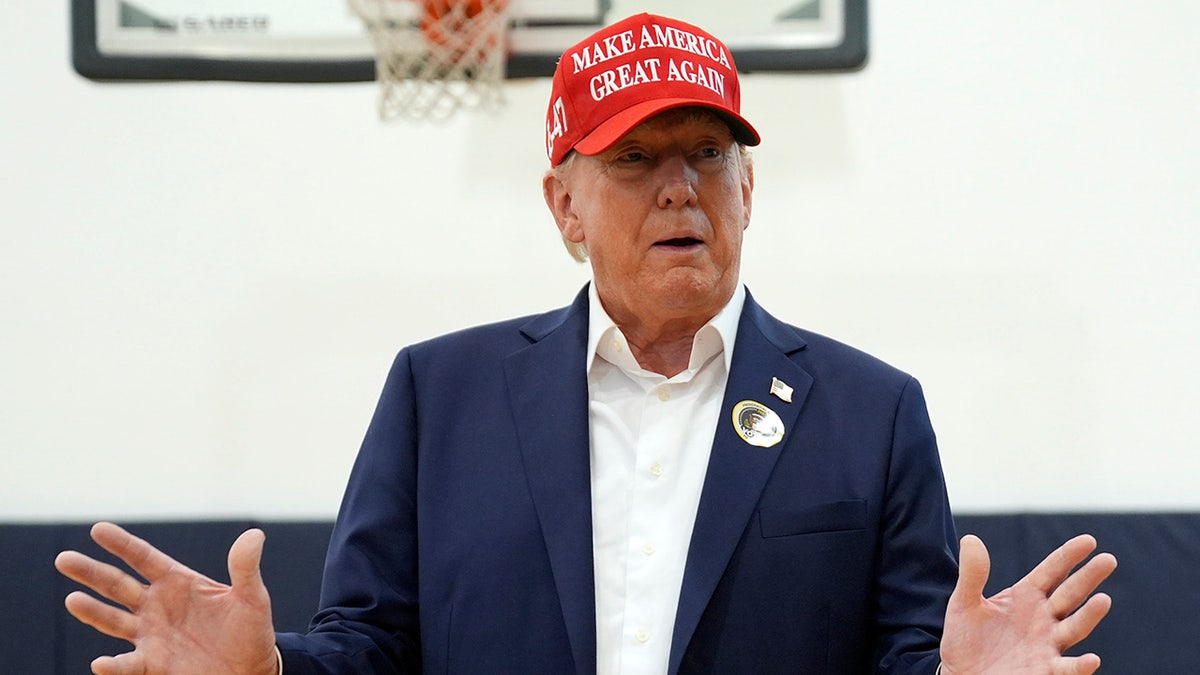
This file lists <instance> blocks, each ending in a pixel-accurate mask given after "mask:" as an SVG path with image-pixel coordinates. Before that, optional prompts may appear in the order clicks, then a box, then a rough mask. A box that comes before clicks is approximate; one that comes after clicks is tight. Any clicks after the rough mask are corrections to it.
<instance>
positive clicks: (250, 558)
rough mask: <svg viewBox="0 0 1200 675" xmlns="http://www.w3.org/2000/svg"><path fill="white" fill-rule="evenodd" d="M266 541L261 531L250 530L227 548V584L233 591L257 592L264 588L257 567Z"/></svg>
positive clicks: (260, 573)
mask: <svg viewBox="0 0 1200 675" xmlns="http://www.w3.org/2000/svg"><path fill="white" fill-rule="evenodd" d="M266 539H267V536H266V535H265V534H263V531H262V530H259V529H250V530H246V531H245V532H243V533H242V534H241V536H239V537H238V538H237V541H234V542H233V546H231V547H230V548H229V583H230V585H231V586H233V587H234V588H235V589H237V590H243V591H244V590H249V591H252V592H257V591H258V590H259V589H260V588H265V585H264V584H263V580H262V572H261V571H260V568H259V565H260V563H261V562H262V553H263V543H264V542H265V541H266Z"/></svg>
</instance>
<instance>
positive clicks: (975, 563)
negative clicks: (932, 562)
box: [950, 534, 992, 604]
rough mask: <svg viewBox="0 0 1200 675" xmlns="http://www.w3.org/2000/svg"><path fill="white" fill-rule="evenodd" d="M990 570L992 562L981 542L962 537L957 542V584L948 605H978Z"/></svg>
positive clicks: (969, 536)
mask: <svg viewBox="0 0 1200 675" xmlns="http://www.w3.org/2000/svg"><path fill="white" fill-rule="evenodd" d="M991 569H992V561H991V559H990V558H989V557H988V552H987V547H986V546H984V545H983V541H982V540H981V539H980V538H979V537H976V536H975V535H973V534H968V535H966V536H965V537H963V538H962V541H961V542H959V553H958V583H957V584H955V586H954V593H953V594H951V596H950V603H951V604H961V603H968V604H976V603H978V602H979V601H980V600H981V599H982V598H983V588H984V586H986V585H987V580H988V574H989V573H990V572H991Z"/></svg>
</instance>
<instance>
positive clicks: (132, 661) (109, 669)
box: [92, 652, 147, 675]
mask: <svg viewBox="0 0 1200 675" xmlns="http://www.w3.org/2000/svg"><path fill="white" fill-rule="evenodd" d="M92 672H93V673H95V674H96V675H147V674H146V660H145V659H143V658H142V655H141V654H138V653H137V652H126V653H124V654H118V655H117V656H101V657H100V658H98V659H95V660H93V661H92Z"/></svg>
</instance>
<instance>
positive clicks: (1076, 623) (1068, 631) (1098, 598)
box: [1054, 593, 1112, 650]
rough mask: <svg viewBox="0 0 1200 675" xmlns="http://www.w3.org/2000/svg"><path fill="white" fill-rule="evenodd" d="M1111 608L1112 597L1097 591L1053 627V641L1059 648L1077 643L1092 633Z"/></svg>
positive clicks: (1062, 648)
mask: <svg viewBox="0 0 1200 675" xmlns="http://www.w3.org/2000/svg"><path fill="white" fill-rule="evenodd" d="M1110 609H1112V598H1110V597H1108V595H1106V594H1104V593H1097V594H1096V595H1093V596H1092V597H1090V598H1088V601H1087V602H1085V603H1083V607H1080V608H1079V611H1077V612H1075V613H1074V614H1072V615H1071V616H1069V617H1067V618H1066V619H1063V620H1062V621H1060V622H1059V624H1058V625H1057V626H1055V627H1054V638H1055V642H1057V643H1058V646H1059V649H1061V650H1066V649H1070V648H1071V647H1073V646H1075V645H1076V644H1079V642H1080V641H1081V640H1083V639H1084V638H1086V637H1087V636H1089V635H1091V634H1092V631H1093V630H1095V629H1096V626H1098V625H1099V624H1100V621H1101V619H1103V618H1104V617H1105V616H1107V615H1108V610H1110Z"/></svg>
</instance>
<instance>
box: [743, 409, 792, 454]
mask: <svg viewBox="0 0 1200 675" xmlns="http://www.w3.org/2000/svg"><path fill="white" fill-rule="evenodd" d="M733 429H734V431H736V432H737V434H738V436H741V437H742V440H743V441H746V442H747V443H749V444H750V445H753V446H755V447H759V448H769V447H771V446H772V445H775V444H776V443H778V442H779V441H782V440H783V420H781V419H779V415H776V414H775V411H774V410H771V409H770V408H768V407H767V406H765V405H763V404H761V403H759V402H758V401H741V402H740V403H738V404H737V405H735V406H733Z"/></svg>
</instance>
